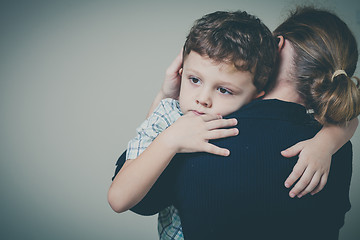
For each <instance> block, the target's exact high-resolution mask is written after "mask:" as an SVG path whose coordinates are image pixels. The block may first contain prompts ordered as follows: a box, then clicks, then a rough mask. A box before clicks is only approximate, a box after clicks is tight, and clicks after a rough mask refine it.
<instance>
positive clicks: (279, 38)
mask: <svg viewBox="0 0 360 240" xmlns="http://www.w3.org/2000/svg"><path fill="white" fill-rule="evenodd" d="M277 42H278V49H279V51H280V50H281V49H282V48H283V47H284V43H285V39H284V37H283V36H281V35H279V36H277Z"/></svg>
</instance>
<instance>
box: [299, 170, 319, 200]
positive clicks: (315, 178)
mask: <svg viewBox="0 0 360 240" xmlns="http://www.w3.org/2000/svg"><path fill="white" fill-rule="evenodd" d="M320 180H321V174H320V173H318V172H316V173H315V174H314V176H313V177H312V179H311V181H310V183H309V185H307V187H306V188H305V189H304V190H303V191H302V192H300V193H299V194H297V197H298V198H301V197H303V196H305V195H306V194H308V193H309V192H311V191H313V190H314V189H315V188H316V187H317V186H318V185H319V184H320Z"/></svg>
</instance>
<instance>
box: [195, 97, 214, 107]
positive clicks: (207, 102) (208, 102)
mask: <svg viewBox="0 0 360 240" xmlns="http://www.w3.org/2000/svg"><path fill="white" fill-rule="evenodd" d="M196 103H197V104H201V105H202V106H204V107H206V108H209V107H211V104H212V103H211V98H210V97H209V96H205V95H204V94H202V95H200V96H198V97H197V99H196Z"/></svg>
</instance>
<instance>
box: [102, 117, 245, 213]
mask: <svg viewBox="0 0 360 240" xmlns="http://www.w3.org/2000/svg"><path fill="white" fill-rule="evenodd" d="M236 124H237V121H236V119H219V117H218V116H210V115H203V116H196V115H195V114H194V113H192V112H190V113H188V114H185V115H184V116H182V117H180V118H179V119H178V120H177V121H176V122H175V123H174V124H173V125H171V126H170V127H169V128H167V129H166V130H164V131H163V132H162V133H160V134H159V135H158V136H157V138H155V140H154V141H153V142H152V143H151V144H150V145H149V147H148V148H147V149H146V150H145V151H144V152H143V153H141V154H140V155H139V156H138V157H137V158H136V159H133V160H127V161H126V162H125V164H124V165H123V167H122V168H121V170H120V171H119V173H118V174H117V175H116V177H115V179H114V181H113V182H112V184H111V186H110V189H109V192H108V201H109V204H110V206H111V207H112V209H113V210H114V211H116V212H124V211H126V210H128V209H130V208H132V207H133V206H134V205H136V204H137V203H138V202H139V201H140V200H141V199H142V198H143V197H144V196H145V195H146V193H147V192H148V191H149V190H150V188H151V187H152V185H153V184H154V183H155V182H156V180H157V179H158V177H159V176H160V174H161V173H162V172H163V171H164V169H165V168H166V167H167V165H168V164H169V163H170V161H171V159H172V158H173V156H174V155H175V154H176V153H180V152H208V153H212V154H216V155H222V156H227V155H229V150H227V149H223V148H220V147H217V146H215V145H213V144H211V143H209V142H208V141H209V140H211V139H218V138H225V137H230V136H235V135H237V134H238V130H237V129H236V128H232V129H222V128H226V127H232V126H235V125H236ZM164 194H165V193H164Z"/></svg>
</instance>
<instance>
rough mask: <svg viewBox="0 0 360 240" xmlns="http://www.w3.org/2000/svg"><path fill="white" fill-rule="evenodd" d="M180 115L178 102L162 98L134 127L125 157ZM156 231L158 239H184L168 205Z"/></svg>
mask: <svg viewBox="0 0 360 240" xmlns="http://www.w3.org/2000/svg"><path fill="white" fill-rule="evenodd" d="M181 115H182V113H181V110H180V106H179V102H178V101H176V100H174V99H170V98H167V99H163V100H162V101H161V102H160V104H159V106H157V108H156V109H155V110H154V112H153V113H152V114H151V115H150V117H149V118H148V119H146V120H145V121H144V122H143V123H142V124H141V125H140V127H138V128H137V129H136V131H137V136H136V137H135V138H134V139H132V140H130V142H129V143H128V148H127V152H126V159H135V158H137V156H139V155H140V154H141V153H142V152H143V151H144V150H145V149H146V148H147V147H148V146H149V145H150V144H151V143H152V142H153V141H154V139H155V138H156V137H157V136H158V135H159V134H160V133H161V132H162V131H164V130H165V129H166V128H168V127H169V126H170V125H171V124H173V123H174V122H175V121H176V120H177V119H178V118H179V117H180V116H181ZM158 233H159V237H160V240H169V239H170V240H171V239H176V240H179V239H184V236H183V232H182V228H181V221H180V217H179V213H178V210H177V209H176V208H175V207H174V206H169V207H167V208H165V209H163V210H161V211H160V212H159V216H158Z"/></svg>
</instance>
